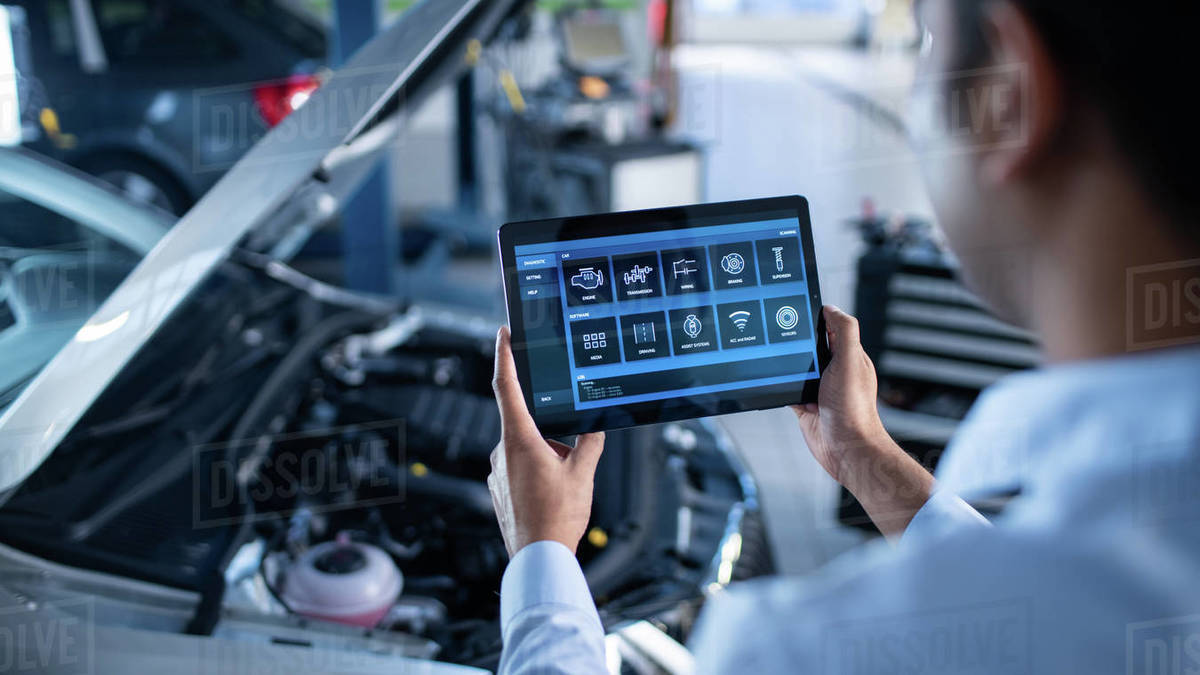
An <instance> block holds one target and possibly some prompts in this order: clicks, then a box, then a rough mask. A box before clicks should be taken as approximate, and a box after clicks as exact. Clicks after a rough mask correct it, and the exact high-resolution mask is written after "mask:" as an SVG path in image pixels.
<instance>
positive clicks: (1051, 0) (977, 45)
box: [957, 0, 1200, 241]
mask: <svg viewBox="0 0 1200 675" xmlns="http://www.w3.org/2000/svg"><path fill="white" fill-rule="evenodd" d="M987 1H988V0H958V2H957V5H958V12H959V23H960V25H961V28H962V31H961V32H962V35H961V37H962V40H961V45H962V50H961V51H960V53H959V54H958V55H957V56H958V60H959V61H960V63H961V64H962V65H963V66H965V67H968V68H969V67H975V66H978V65H980V64H981V63H983V62H984V61H985V60H986V59H987V57H988V46H987V41H986V40H985V37H984V35H983V32H982V29H981V22H980V16H981V14H982V10H983V8H984V7H985V6H986V5H987ZM1009 1H1010V2H1012V3H1013V4H1014V5H1015V6H1017V7H1019V8H1021V9H1022V10H1024V11H1025V13H1026V15H1027V16H1028V17H1029V19H1030V21H1031V22H1032V23H1033V24H1034V25H1035V27H1036V28H1037V30H1038V31H1039V32H1040V33H1041V35H1042V39H1043V40H1044V42H1045V44H1046V46H1047V49H1048V50H1049V51H1050V55H1051V58H1053V59H1054V61H1055V62H1056V64H1057V65H1058V67H1059V68H1060V69H1061V72H1062V74H1063V79H1064V81H1065V82H1066V86H1067V96H1068V104H1069V105H1080V104H1084V105H1092V106H1095V107H1096V109H1098V110H1099V111H1100V112H1101V114H1102V115H1103V116H1104V118H1105V120H1106V121H1107V123H1108V127H1109V129H1110V130H1111V133H1112V135H1113V139H1114V141H1115V144H1116V145H1117V147H1119V148H1120V149H1121V150H1122V151H1123V152H1124V153H1125V156H1126V157H1127V158H1128V160H1129V162H1130V164H1131V166H1132V167H1133V169H1134V171H1135V172H1136V173H1137V175H1138V177H1139V178H1140V180H1141V182H1142V184H1143V187H1144V188H1145V190H1146V192H1147V193H1148V194H1149V195H1150V196H1151V198H1152V199H1153V200H1155V202H1156V203H1157V204H1158V205H1159V207H1160V208H1161V209H1163V210H1164V211H1165V212H1166V213H1167V214H1168V215H1170V216H1172V217H1174V218H1175V219H1177V220H1179V221H1181V225H1182V226H1183V227H1184V228H1185V231H1186V233H1187V234H1188V236H1190V237H1191V238H1192V239H1193V240H1197V241H1200V186H1197V185H1196V182H1197V179H1196V175H1197V174H1196V173H1193V171H1195V169H1194V167H1195V165H1196V163H1197V155H1198V153H1200V144H1198V143H1197V142H1196V139H1197V136H1198V132H1200V114H1198V113H1197V112H1194V110H1195V103H1194V101H1195V100H1196V99H1193V98H1191V96H1193V95H1196V93H1197V92H1189V91H1188V90H1189V89H1192V87H1189V86H1188V83H1189V82H1191V81H1192V80H1193V79H1194V78H1193V74H1192V73H1190V72H1188V71H1187V70H1186V69H1187V68H1188V67H1189V64H1195V63H1196V62H1197V59H1195V57H1194V53H1195V51H1194V50H1195V48H1196V46H1197V44H1198V43H1200V33H1198V32H1197V31H1200V3H1196V2H1194V1H1192V0H1184V1H1183V2H1165V1H1163V0H1149V1H1147V2H1139V3H1127V2H1115V1H1113V0H1101V1H1100V2H1094V1H1090V0H1009ZM1198 98H1200V97H1198ZM1189 101H1192V102H1189Z"/></svg>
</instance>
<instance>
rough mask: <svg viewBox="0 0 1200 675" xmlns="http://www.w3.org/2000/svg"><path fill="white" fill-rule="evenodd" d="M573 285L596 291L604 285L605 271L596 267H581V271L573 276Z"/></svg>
mask: <svg viewBox="0 0 1200 675" xmlns="http://www.w3.org/2000/svg"><path fill="white" fill-rule="evenodd" d="M571 285H572V286H578V287H579V288H582V289H584V290H585V291H594V290H596V289H597V288H600V287H601V286H603V285H604V272H602V271H601V270H598V269H596V268H594V267H581V268H579V273H578V274H576V275H574V276H572V277H571Z"/></svg>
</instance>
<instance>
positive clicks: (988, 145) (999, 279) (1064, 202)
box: [913, 0, 1200, 325]
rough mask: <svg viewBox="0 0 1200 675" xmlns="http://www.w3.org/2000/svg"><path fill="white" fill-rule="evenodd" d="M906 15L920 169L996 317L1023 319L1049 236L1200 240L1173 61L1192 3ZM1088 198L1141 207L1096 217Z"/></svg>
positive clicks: (1178, 57)
mask: <svg viewBox="0 0 1200 675" xmlns="http://www.w3.org/2000/svg"><path fill="white" fill-rule="evenodd" d="M917 13H918V20H919V21H920V22H921V23H922V25H923V26H924V27H925V29H926V36H925V41H924V44H923V47H922V57H921V65H920V69H919V73H918V78H917V79H918V82H917V86H916V88H915V89H914V100H913V103H914V122H915V125H914V131H913V133H914V139H915V141H916V147H917V150H918V153H919V155H920V156H921V160H922V170H923V172H924V173H925V176H926V179H927V182H928V185H929V188H930V194H931V197H932V198H933V201H934V207H935V209H936V211H937V215H938V218H939V221H940V222H941V224H942V226H943V228H944V230H945V232H946V235H947V238H948V240H949V242H950V244H951V247H952V248H953V249H954V250H955V252H956V253H957V254H958V255H959V257H960V259H961V260H962V263H963V268H964V272H965V274H966V276H967V279H968V282H969V283H970V284H971V285H972V286H973V288H975V290H976V291H977V292H979V293H980V294H981V295H983V296H984V298H985V299H986V300H987V301H989V302H990V303H991V304H992V305H993V307H994V308H995V309H996V310H997V311H998V312H999V313H1001V314H1002V315H1004V316H1005V317H1006V318H1009V319H1011V320H1014V321H1017V322H1020V323H1023V324H1026V325H1029V324H1030V323H1031V322H1033V317H1031V314H1032V313H1033V309H1032V308H1031V304H1032V302H1033V299H1032V298H1031V294H1032V291H1033V285H1034V284H1036V283H1039V281H1042V280H1035V279H1033V278H1032V274H1033V273H1034V272H1035V270H1032V269H1030V266H1032V264H1033V262H1032V261H1033V260H1034V259H1035V258H1036V257H1037V255H1039V254H1041V253H1043V252H1044V251H1046V250H1049V249H1051V248H1053V247H1054V246H1058V247H1060V248H1062V247H1063V246H1065V245H1066V242H1072V245H1074V246H1076V247H1077V249H1076V250H1077V254H1078V255H1080V256H1088V255H1093V256H1103V255H1105V252H1104V251H1103V250H1102V249H1103V247H1104V246H1105V245H1106V242H1107V241H1109V240H1115V239H1123V236H1118V237H1114V236H1113V235H1114V233H1117V234H1122V235H1123V234H1131V233H1134V232H1136V231H1137V230H1138V229H1139V228H1140V229H1142V230H1143V234H1145V235H1147V236H1149V235H1153V236H1154V237H1162V238H1169V239H1172V240H1174V241H1176V242H1179V243H1180V245H1181V246H1194V245H1195V244H1196V243H1198V242H1200V190H1198V189H1196V188H1195V187H1194V186H1193V185H1191V182H1192V175H1193V171H1192V165H1193V164H1194V163H1195V162H1196V153H1197V151H1200V144H1198V143H1197V142H1196V137H1197V133H1196V129H1195V127H1194V126H1193V124H1194V123H1193V122H1192V118H1193V116H1194V113H1193V112H1192V111H1191V106H1190V105H1189V104H1187V103H1185V101H1187V100H1190V98H1191V97H1190V96H1189V95H1188V94H1189V92H1188V91H1186V89H1188V88H1189V87H1187V84H1186V83H1187V82H1188V81H1190V79H1191V77H1190V73H1186V72H1182V73H1181V72H1179V71H1180V69H1182V68H1184V67H1186V65H1187V64H1188V63H1189V62H1190V61H1189V57H1188V56H1185V51H1187V48H1188V47H1189V46H1190V42H1191V41H1192V40H1194V39H1195V38H1194V37H1193V36H1192V32H1193V31H1194V27H1195V26H1197V25H1200V24H1198V23H1197V21H1196V19H1197V18H1200V9H1198V4H1197V3H1190V2H1184V3H1166V2H1149V3H1140V4H1131V3H1115V2H1099V3H1095V2H1086V1H1084V0H917ZM1105 202H1108V203H1107V204H1105ZM1089 208H1090V209H1093V210H1099V211H1100V213H1101V215H1103V214H1104V213H1110V214H1113V215H1116V214H1117V213H1124V212H1125V211H1128V213H1129V214H1143V213H1144V214H1146V215H1147V217H1146V218H1141V217H1137V218H1133V219H1134V220H1138V221H1139V222H1126V223H1124V225H1123V226H1120V225H1119V224H1114V223H1104V224H1101V223H1099V222H1097V223H1096V224H1095V225H1094V226H1093V225H1091V224H1089V222H1088V221H1089V220H1090V216H1086V215H1085V214H1088V213H1089ZM1097 220H1100V219H1097ZM1119 226H1120V227H1124V228H1125V230H1123V231H1119V230H1117V229H1114V228H1117V227H1119ZM1089 228H1090V229H1089ZM1111 243H1112V244H1113V245H1120V244H1119V243H1118V242H1117V241H1112V242H1111ZM1059 253H1061V250H1060V251H1059ZM1147 255H1150V253H1149V252H1147ZM1114 259H1115V258H1114ZM1118 272H1119V271H1118ZM1039 292H1040V289H1039Z"/></svg>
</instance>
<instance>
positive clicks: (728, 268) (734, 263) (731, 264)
mask: <svg viewBox="0 0 1200 675" xmlns="http://www.w3.org/2000/svg"><path fill="white" fill-rule="evenodd" d="M721 269H723V270H725V273H726V274H741V273H742V270H744V269H746V259H745V258H743V257H742V254H741V253H727V254H726V255H725V257H724V258H721Z"/></svg>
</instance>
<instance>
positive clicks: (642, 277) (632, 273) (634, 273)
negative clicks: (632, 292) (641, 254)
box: [621, 265, 654, 286]
mask: <svg viewBox="0 0 1200 675" xmlns="http://www.w3.org/2000/svg"><path fill="white" fill-rule="evenodd" d="M653 271H654V268H653V267H650V266H649V265H646V266H645V267H643V266H641V265H634V266H633V269H631V270H629V271H628V272H625V273H623V274H621V278H622V279H624V280H625V285H626V286H632V285H633V284H644V283H646V276H647V275H649V274H650V273H651V272H653Z"/></svg>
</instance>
